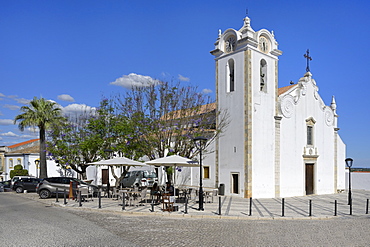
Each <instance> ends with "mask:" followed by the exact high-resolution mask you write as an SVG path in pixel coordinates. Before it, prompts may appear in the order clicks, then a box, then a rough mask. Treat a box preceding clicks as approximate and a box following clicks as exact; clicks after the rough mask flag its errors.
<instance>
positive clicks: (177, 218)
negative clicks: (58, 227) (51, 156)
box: [18, 191, 370, 246]
mask: <svg viewBox="0 0 370 247" xmlns="http://www.w3.org/2000/svg"><path fill="white" fill-rule="evenodd" d="M18 196H22V197H28V198H30V199H33V200H35V201H38V202H42V203H45V204H48V206H49V205H54V206H60V207H63V208H64V209H65V210H67V211H68V212H70V213H72V214H75V215H77V216H79V217H82V218H84V219H87V220H89V221H91V222H94V223H95V224H97V225H99V226H101V227H103V228H105V229H107V230H109V231H110V232H112V233H113V234H115V235H116V236H118V237H120V238H122V239H123V240H127V241H130V242H132V243H134V244H137V245H138V246H343V245H346V246H369V243H370V234H368V233H369V229H370V215H369V214H366V213H365V210H366V202H367V198H370V192H369V191H354V192H353V208H352V209H353V215H349V206H348V203H347V194H344V193H342V194H333V195H320V196H316V195H313V196H304V197H292V198H286V199H285V216H284V217H282V216H281V209H282V203H281V201H282V200H281V199H253V207H252V209H253V210H252V216H249V200H247V199H240V198H234V197H226V196H225V197H221V206H222V207H221V209H222V210H221V216H219V215H218V197H217V198H214V202H213V203H206V204H205V205H204V207H205V210H204V211H198V210H196V208H197V203H196V201H191V202H190V203H189V209H188V214H184V212H183V209H184V206H181V204H178V205H179V206H180V209H179V211H176V212H171V213H168V212H161V211H160V208H161V206H162V205H156V207H155V210H154V212H151V206H150V204H149V205H144V206H127V207H126V208H125V210H122V205H119V204H120V203H121V202H120V201H117V200H113V199H112V198H104V199H103V200H102V203H101V205H102V208H101V209H98V200H97V199H94V201H89V202H84V203H83V204H82V206H81V207H79V204H78V203H77V202H75V201H72V200H70V201H68V200H67V204H66V205H64V201H63V199H59V202H57V203H56V202H55V198H51V199H46V200H41V199H38V197H37V195H36V194H34V193H29V194H18ZM309 200H312V217H308V208H309V206H308V205H309V204H308V202H309ZM335 200H337V205H338V216H334V215H333V212H334V205H335V204H334V201H335ZM106 246H110V245H109V243H107V245H106Z"/></svg>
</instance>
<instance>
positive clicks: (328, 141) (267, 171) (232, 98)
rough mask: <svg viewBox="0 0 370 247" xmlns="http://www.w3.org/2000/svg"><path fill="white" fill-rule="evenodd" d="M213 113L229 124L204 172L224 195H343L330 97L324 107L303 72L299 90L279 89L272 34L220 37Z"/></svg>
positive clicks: (248, 30) (340, 148)
mask: <svg viewBox="0 0 370 247" xmlns="http://www.w3.org/2000/svg"><path fill="white" fill-rule="evenodd" d="M211 54H212V55H214V57H215V62H216V66H215V67H216V94H217V107H218V110H226V111H227V112H228V113H229V115H230V120H231V121H230V125H229V126H228V128H227V129H226V131H225V132H224V133H223V135H222V136H221V137H220V138H219V139H218V141H217V142H216V144H215V150H216V152H215V157H214V158H211V159H212V160H215V162H214V163H211V162H210V161H209V160H207V158H206V160H205V162H204V163H205V164H206V165H209V166H210V169H211V170H213V171H211V174H214V177H212V178H211V179H214V184H215V186H219V185H220V184H222V186H223V187H224V188H225V194H226V195H235V196H240V197H245V198H249V197H254V198H266V197H267V198H271V197H288V196H301V195H306V194H328V193H336V192H337V190H339V189H344V188H345V177H344V174H345V161H344V160H345V144H344V143H343V142H342V140H341V138H340V137H339V135H338V130H339V128H338V126H337V124H338V116H337V114H336V103H335V100H334V97H333V99H332V103H331V105H330V106H326V105H325V104H324V102H323V100H322V99H321V97H320V95H319V94H318V86H317V84H316V82H315V80H314V79H313V78H312V74H311V73H310V72H309V68H307V72H306V73H305V74H304V76H303V77H302V78H300V79H299V81H298V83H295V84H293V85H290V86H287V87H283V88H278V57H279V56H280V55H281V54H282V51H280V50H279V49H278V43H277V41H276V40H275V38H274V34H273V33H272V32H269V31H268V30H266V29H261V30H259V31H254V30H253V29H252V27H251V26H250V19H249V18H248V17H246V18H245V19H244V25H243V26H242V28H241V29H240V30H235V29H231V28H230V29H227V30H226V31H224V32H223V33H221V31H220V32H219V35H218V38H217V41H216V43H215V49H214V50H213V51H211Z"/></svg>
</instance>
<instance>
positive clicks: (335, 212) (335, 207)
mask: <svg viewBox="0 0 370 247" xmlns="http://www.w3.org/2000/svg"><path fill="white" fill-rule="evenodd" d="M334 216H337V200H335V201H334Z"/></svg>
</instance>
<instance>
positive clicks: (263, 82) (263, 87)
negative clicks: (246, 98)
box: [260, 59, 267, 93]
mask: <svg viewBox="0 0 370 247" xmlns="http://www.w3.org/2000/svg"><path fill="white" fill-rule="evenodd" d="M260 91H261V92H265V93H266V92H267V63H266V61H265V60H264V59H262V60H261V63H260Z"/></svg>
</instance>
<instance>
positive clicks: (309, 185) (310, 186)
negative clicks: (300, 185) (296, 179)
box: [306, 163, 315, 195]
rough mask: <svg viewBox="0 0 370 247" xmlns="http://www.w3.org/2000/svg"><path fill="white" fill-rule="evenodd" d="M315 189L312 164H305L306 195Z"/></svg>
mask: <svg viewBox="0 0 370 247" xmlns="http://www.w3.org/2000/svg"><path fill="white" fill-rule="evenodd" d="M314 191H315V187H314V164H311V163H310V164H306V195H311V194H313V193H314Z"/></svg>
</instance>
